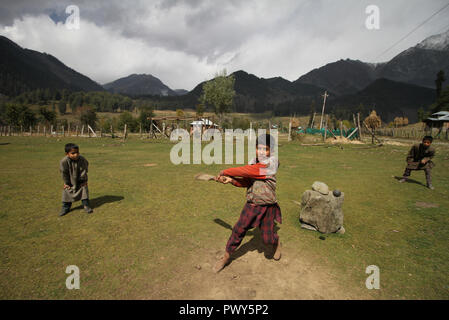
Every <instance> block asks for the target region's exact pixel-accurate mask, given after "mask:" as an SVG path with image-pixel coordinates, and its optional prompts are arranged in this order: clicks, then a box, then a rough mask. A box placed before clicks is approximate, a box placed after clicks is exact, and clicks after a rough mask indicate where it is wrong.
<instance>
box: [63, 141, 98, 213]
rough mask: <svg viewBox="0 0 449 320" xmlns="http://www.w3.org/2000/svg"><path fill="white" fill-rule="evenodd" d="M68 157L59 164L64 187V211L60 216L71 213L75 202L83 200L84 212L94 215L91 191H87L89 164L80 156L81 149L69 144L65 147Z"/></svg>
mask: <svg viewBox="0 0 449 320" xmlns="http://www.w3.org/2000/svg"><path fill="white" fill-rule="evenodd" d="M64 151H65V154H66V156H65V157H64V158H63V159H62V160H61V161H60V163H59V170H60V171H61V174H62V180H63V182H64V187H63V190H62V209H61V212H60V213H59V216H64V215H66V214H67V213H68V212H69V211H70V207H71V206H72V202H73V201H78V200H81V202H82V203H83V206H84V210H85V211H86V212H87V213H92V212H93V210H92V209H91V208H90V207H89V190H88V189H87V170H88V167H89V162H87V160H86V158H84V157H83V156H81V155H80V151H79V147H78V146H77V145H76V144H73V143H67V144H66V145H65V147H64Z"/></svg>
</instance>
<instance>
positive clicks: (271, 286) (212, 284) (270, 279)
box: [145, 234, 369, 300]
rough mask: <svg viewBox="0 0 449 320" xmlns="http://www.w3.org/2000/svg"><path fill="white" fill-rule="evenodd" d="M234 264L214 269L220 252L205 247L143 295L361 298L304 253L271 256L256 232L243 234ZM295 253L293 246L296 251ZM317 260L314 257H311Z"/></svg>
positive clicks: (289, 250) (286, 250)
mask: <svg viewBox="0 0 449 320" xmlns="http://www.w3.org/2000/svg"><path fill="white" fill-rule="evenodd" d="M247 238H249V239H245V240H246V241H245V240H244V242H243V244H242V245H241V246H240V247H239V248H238V249H237V251H236V252H235V254H234V256H233V260H232V262H231V263H230V264H229V265H228V266H227V267H226V268H225V269H223V270H222V271H221V272H220V273H218V274H215V273H214V272H213V271H212V267H213V265H214V263H215V261H217V259H218V258H219V257H221V256H222V254H223V252H224V251H222V250H217V249H215V250H203V251H202V252H198V253H196V254H195V256H196V257H197V259H196V260H194V259H192V261H189V262H187V261H185V263H184V264H183V266H179V272H178V273H177V276H175V277H174V278H173V279H171V280H170V281H169V282H168V283H166V284H164V285H161V286H160V287H159V288H157V289H156V288H153V289H156V290H153V294H152V296H151V297H148V296H146V297H145V299H194V300H196V299H200V300H201V299H212V300H216V299H224V300H240V299H263V300H265V299H275V300H282V299H294V300H299V299H364V298H369V297H367V296H364V295H363V293H362V290H360V289H357V288H346V287H345V288H343V287H342V286H341V284H339V282H338V281H337V279H336V278H335V276H333V275H332V272H330V270H329V269H328V268H327V267H326V266H322V265H320V264H318V263H317V262H315V263H312V262H311V259H306V258H305V257H304V254H298V253H297V252H295V250H294V249H293V248H289V247H285V246H284V247H283V251H282V252H283V254H282V258H281V260H280V261H275V260H273V259H271V255H272V253H271V249H270V248H267V247H265V246H264V245H263V244H262V243H261V241H260V235H257V234H255V235H254V237H247ZM296 251H297V250H296ZM315 260H316V259H315Z"/></svg>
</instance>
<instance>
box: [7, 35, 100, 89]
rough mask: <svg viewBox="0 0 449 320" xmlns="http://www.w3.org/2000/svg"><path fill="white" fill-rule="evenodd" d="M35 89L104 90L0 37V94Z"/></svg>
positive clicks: (52, 60) (54, 61) (44, 56)
mask: <svg viewBox="0 0 449 320" xmlns="http://www.w3.org/2000/svg"><path fill="white" fill-rule="evenodd" d="M38 88H49V89H69V90H73V91H103V90H104V89H103V88H102V87H101V86H100V85H99V84H97V83H96V82H94V81H92V80H91V79H89V78H88V77H86V76H84V75H82V74H81V73H79V72H77V71H75V70H73V69H71V68H69V67H67V66H66V65H65V64H63V63H62V62H61V61H59V60H58V59H57V58H55V57H53V56H52V55H50V54H47V53H40V52H37V51H34V50H29V49H24V48H22V47H20V46H18V45H17V44H16V43H14V42H13V41H11V40H9V39H8V38H6V37H3V36H0V93H3V94H5V95H8V96H15V95H17V94H20V93H21V92H24V91H27V90H34V89H38Z"/></svg>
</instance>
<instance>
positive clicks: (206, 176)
mask: <svg viewBox="0 0 449 320" xmlns="http://www.w3.org/2000/svg"><path fill="white" fill-rule="evenodd" d="M195 179H196V180H201V181H214V180H215V176H213V175H211V174H207V173H198V174H197V175H195Z"/></svg>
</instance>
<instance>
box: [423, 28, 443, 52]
mask: <svg viewBox="0 0 449 320" xmlns="http://www.w3.org/2000/svg"><path fill="white" fill-rule="evenodd" d="M416 47H417V48H420V49H428V50H438V51H449V30H448V31H446V32H443V33H440V34H436V35H434V36H430V37H428V38H426V39H424V40H423V41H421V42H420V43H418V45H417V46H416Z"/></svg>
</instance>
